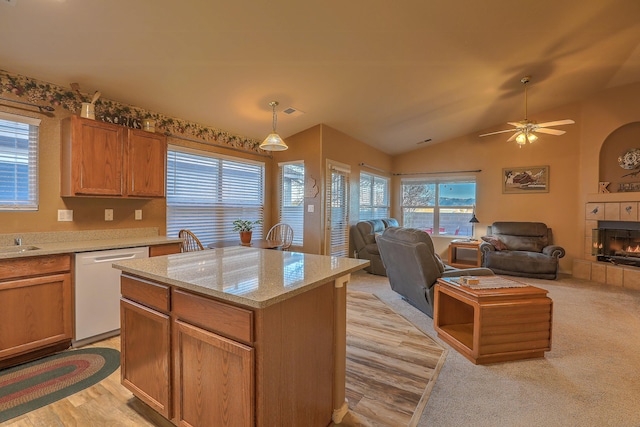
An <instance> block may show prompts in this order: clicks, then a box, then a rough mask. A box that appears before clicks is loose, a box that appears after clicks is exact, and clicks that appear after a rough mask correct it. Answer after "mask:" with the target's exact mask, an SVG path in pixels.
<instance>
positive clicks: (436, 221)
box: [400, 176, 478, 237]
mask: <svg viewBox="0 0 640 427" xmlns="http://www.w3.org/2000/svg"><path fill="white" fill-rule="evenodd" d="M461 183H469V184H473V185H474V190H475V191H474V196H473V200H472V202H471V204H468V205H467V204H459V205H440V186H441V185H446V184H461ZM416 184H425V185H433V186H434V188H435V192H434V195H433V204H426V205H405V204H404V203H405V193H404V192H405V185H416ZM477 185H478V183H477V180H476V178H475V177H468V176H464V177H429V178H403V179H402V180H401V181H400V212H401V216H402V224H403V226H404V227H413V226H414V225H413V224H408V221H407V220H406V211H405V209H411V208H413V209H431V210H433V225H432V227H430V228H431V229H430V230H429V228H427V229H425V230H424V231H426V232H427V233H429V234H431V235H432V236H447V237H452V236H459V237H473V236H474V234H475V224H474V223H469V224H470V225H469V228H470V232H469V233H468V234H466V233H459V234H455V231H454V233H451V232H447V230H446V228H445V227H442V226H441V224H440V219H441V218H440V217H441V214H442V211H443V210H461V211H463V212H461V213H462V214H465V215H467V216H468V220H470V219H471V217H472V216H473V213H474V211H475V205H476V197H477V191H478V188H477ZM468 220H465V221H464V223H465V224H466V223H467V222H468ZM443 228H444V232H442V230H443Z"/></svg>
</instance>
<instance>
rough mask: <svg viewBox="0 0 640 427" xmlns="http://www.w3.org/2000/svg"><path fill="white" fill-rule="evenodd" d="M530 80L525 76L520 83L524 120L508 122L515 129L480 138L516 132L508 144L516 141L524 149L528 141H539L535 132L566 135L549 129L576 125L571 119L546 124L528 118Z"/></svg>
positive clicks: (508, 140) (492, 133)
mask: <svg viewBox="0 0 640 427" xmlns="http://www.w3.org/2000/svg"><path fill="white" fill-rule="evenodd" d="M530 80H531V76H525V77H523V78H522V79H521V80H520V82H521V83H522V84H523V85H524V120H521V121H519V122H508V124H510V125H511V126H515V129H505V130H499V131H497V132H490V133H485V134H483V135H480V136H489V135H496V134H498V133H505V132H513V131H515V133H514V134H513V135H511V137H510V138H509V139H507V142H510V141H513V140H514V139H515V140H516V142H517V143H518V145H519V146H520V148H522V146H523V145H524V144H526V143H527V141H529V143H532V142H534V141H536V140H537V139H538V136H537V135H536V134H535V132H540V133H547V134H549V135H562V134H564V133H566V131H563V130H558V129H549V127H551V126H562V125H572V124H574V123H575V122H574V121H573V120H571V119H565V120H556V121H553V122H545V123H536V122H534V121H531V120H529V119H528V118H527V83H529V81H530Z"/></svg>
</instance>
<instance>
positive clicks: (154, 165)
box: [127, 129, 167, 197]
mask: <svg viewBox="0 0 640 427" xmlns="http://www.w3.org/2000/svg"><path fill="white" fill-rule="evenodd" d="M127 132H128V134H127V135H128V136H127V195H128V196H136V197H164V194H165V193H164V185H165V184H164V183H165V163H166V157H167V139H166V137H165V136H164V135H160V134H155V133H151V132H145V131H142V130H137V129H128V130H127Z"/></svg>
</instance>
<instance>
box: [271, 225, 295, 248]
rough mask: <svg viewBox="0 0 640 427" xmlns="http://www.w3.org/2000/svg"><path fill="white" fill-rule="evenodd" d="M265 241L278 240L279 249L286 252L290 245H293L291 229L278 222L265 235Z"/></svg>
mask: <svg viewBox="0 0 640 427" xmlns="http://www.w3.org/2000/svg"><path fill="white" fill-rule="evenodd" d="M267 240H278V241H280V242H282V246H280V248H281V249H282V250H283V251H286V250H288V249H289V248H290V247H291V243H293V228H291V226H290V225H289V224H285V223H284V222H279V223H278V224H276V225H274V226H273V227H271V229H270V230H269V232H268V233H267Z"/></svg>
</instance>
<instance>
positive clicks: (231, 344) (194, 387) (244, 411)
mask: <svg viewBox="0 0 640 427" xmlns="http://www.w3.org/2000/svg"><path fill="white" fill-rule="evenodd" d="M175 337H176V342H175V350H174V352H175V359H174V360H175V390H176V394H177V396H180V398H179V399H177V400H176V417H177V423H178V425H189V426H229V425H233V426H247V427H249V426H252V425H253V402H254V372H253V367H254V358H253V355H254V349H253V348H251V347H249V346H247V345H243V344H240V343H238V342H236V341H233V340H230V339H228V338H225V337H223V336H221V335H218V334H214V333H212V332H209V331H207V330H205V329H202V328H198V327H196V326H193V325H190V324H188V323H185V322H181V321H176V323H175ZM201 396H206V397H207V398H206V399H202V398H201Z"/></svg>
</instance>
